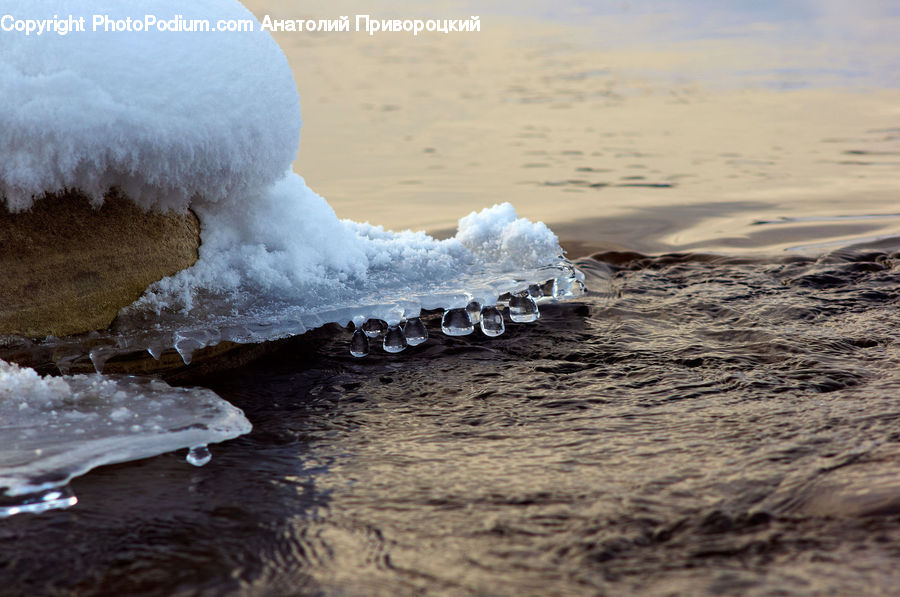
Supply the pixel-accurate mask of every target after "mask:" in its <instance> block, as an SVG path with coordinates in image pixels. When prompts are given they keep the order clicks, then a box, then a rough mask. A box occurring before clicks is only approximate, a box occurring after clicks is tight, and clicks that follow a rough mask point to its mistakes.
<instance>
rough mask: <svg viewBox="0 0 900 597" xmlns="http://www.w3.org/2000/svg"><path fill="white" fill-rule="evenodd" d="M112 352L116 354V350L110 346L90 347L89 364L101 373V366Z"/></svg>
mask: <svg viewBox="0 0 900 597" xmlns="http://www.w3.org/2000/svg"><path fill="white" fill-rule="evenodd" d="M114 354H116V350H115V348H113V347H112V346H95V347H94V348H92V349H91V351H90V352H89V353H88V356H89V357H90V359H91V364H93V365H94V371H96V372H97V373H103V366H104V365H106V361H108V360H109V358H110V357H111V356H113V355H114Z"/></svg>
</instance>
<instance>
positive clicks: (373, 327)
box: [362, 319, 388, 338]
mask: <svg viewBox="0 0 900 597" xmlns="http://www.w3.org/2000/svg"><path fill="white" fill-rule="evenodd" d="M387 329H388V324H387V322H386V321H385V320H383V319H367V320H366V322H365V323H364V324H362V331H363V332H365V334H366V336H368V337H369V338H377V337H378V336H381V335H382V334H384V333H385V332H387Z"/></svg>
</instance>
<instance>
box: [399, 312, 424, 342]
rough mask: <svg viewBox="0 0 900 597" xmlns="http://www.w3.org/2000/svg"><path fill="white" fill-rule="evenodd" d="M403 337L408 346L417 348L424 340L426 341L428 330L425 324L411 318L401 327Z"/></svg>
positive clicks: (415, 318)
mask: <svg viewBox="0 0 900 597" xmlns="http://www.w3.org/2000/svg"><path fill="white" fill-rule="evenodd" d="M403 335H404V336H406V342H407V344H409V345H410V346H418V345H419V344H421V343H422V342H425V340H428V330H427V329H426V328H425V323H424V322H422V320H421V319H419V318H418V317H413V318H412V319H410V320H408V321H407V322H406V325H404V326H403Z"/></svg>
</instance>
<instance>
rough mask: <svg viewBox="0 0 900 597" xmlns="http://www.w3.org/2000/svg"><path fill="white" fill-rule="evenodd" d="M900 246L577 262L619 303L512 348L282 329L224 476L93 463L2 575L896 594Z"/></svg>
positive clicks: (199, 584)
mask: <svg viewBox="0 0 900 597" xmlns="http://www.w3.org/2000/svg"><path fill="white" fill-rule="evenodd" d="M898 248H900V242H898V243H896V244H895V246H893V247H889V248H888V247H882V248H868V249H865V250H858V251H850V250H844V251H838V252H835V253H833V254H828V255H825V256H823V257H821V258H819V259H809V258H796V257H778V258H769V259H746V258H729V257H721V256H711V255H705V254H681V255H672V256H662V257H649V256H643V255H640V254H634V253H621V252H610V253H606V254H602V255H598V256H597V257H598V259H596V260H593V259H582V260H580V261H579V262H578V264H579V266H580V267H581V268H582V270H583V271H584V272H585V273H586V274H587V282H588V286H589V287H590V286H592V285H594V286H598V285H601V286H602V281H603V279H604V277H605V276H606V275H608V272H609V271H612V272H613V273H614V277H613V289H614V291H615V295H616V296H615V297H614V299H613V300H612V301H610V297H609V296H607V295H604V294H600V293H590V294H588V296H586V297H585V298H584V299H582V300H579V301H578V302H576V303H571V304H568V303H566V304H560V305H552V306H547V307H545V308H543V310H542V319H541V321H540V322H538V323H534V324H515V323H512V324H509V323H508V324H507V329H506V333H505V334H504V335H503V336H500V337H497V338H486V337H484V336H482V335H481V334H480V333H474V334H470V335H468V336H461V337H449V336H443V335H440V334H432V335H431V337H430V338H429V340H428V341H427V342H425V343H424V344H422V345H421V346H419V347H417V348H415V349H408V350H407V351H405V352H404V354H403V355H402V357H400V356H393V355H386V354H385V353H382V352H380V351H376V352H373V353H372V354H370V355H369V357H367V358H366V359H362V360H358V359H355V358H354V357H352V356H350V355H349V354H348V352H347V342H348V340H349V336H350V332H349V331H340V330H337V329H334V328H332V329H329V330H327V331H326V332H324V333H322V334H320V335H319V336H318V337H315V338H312V337H309V338H307V337H300V338H296V339H294V340H290V341H283V342H281V343H278V344H277V345H274V346H272V347H271V349H270V352H269V354H267V355H266V357H265V358H264V359H261V360H258V361H255V362H254V363H252V364H250V365H248V366H245V367H243V368H240V369H236V370H232V371H230V372H227V373H225V374H219V375H215V376H213V377H210V378H207V379H201V380H200V381H202V382H203V383H205V384H206V385H208V386H209V387H210V388H211V389H213V390H214V391H216V392H218V393H219V394H220V395H221V396H223V397H225V398H226V399H228V400H229V401H231V402H232V403H234V404H235V405H236V406H238V407H240V408H242V409H243V410H244V411H245V412H246V414H247V416H248V418H250V420H252V421H253V423H254V431H253V432H252V433H251V434H250V435H249V436H246V437H243V438H239V439H237V440H234V441H232V442H228V443H225V444H222V445H220V446H217V448H216V458H214V459H213V460H212V462H210V463H209V464H207V465H206V466H205V467H203V468H202V469H194V468H193V467H188V466H185V465H184V460H183V455H177V454H176V455H165V456H160V457H157V458H153V459H150V460H145V461H141V462H138V463H134V464H129V465H117V466H112V467H105V468H102V469H98V470H96V471H94V472H92V473H90V474H88V475H86V476H84V477H81V478H78V479H75V480H74V481H73V483H72V485H73V487H74V489H75V492H76V493H77V494H78V495H79V497H80V503H79V505H78V506H77V507H75V508H73V509H71V510H68V511H63V512H46V513H44V514H42V515H40V516H27V515H22V516H19V517H16V518H13V519H10V520H7V521H5V522H4V525H3V528H2V531H0V532H2V534H3V536H4V538H5V539H7V540H5V541H2V542H0V561H2V562H5V567H4V569H3V576H4V577H6V578H8V579H15V580H16V582H17V586H19V587H21V588H22V590H23V592H27V593H32V592H37V593H52V592H67V591H73V590H77V592H78V593H79V594H101V593H102V594H109V593H112V592H128V593H138V594H141V593H153V594H158V593H178V592H179V591H181V592H189V593H195V592H199V593H200V594H222V593H229V592H234V591H239V590H240V591H245V592H248V593H253V594H272V593H276V594H277V593H284V592H292V593H297V594H320V593H323V594H366V595H373V594H374V595H378V594H385V595H387V594H397V593H400V594H409V593H413V592H416V591H428V592H429V593H433V594H448V595H458V594H469V593H477V594H522V593H523V592H531V593H535V594H551V593H552V594H563V595H565V594H572V595H575V594H584V593H586V592H587V593H593V592H598V591H600V592H609V593H626V592H630V591H637V592H641V593H645V594H666V593H668V592H671V591H684V592H691V593H702V592H704V591H711V592H715V593H718V594H734V595H747V594H771V593H772V592H774V591H786V592H788V593H796V594H813V593H821V592H823V591H825V590H826V589H828V590H833V591H835V592H838V593H841V592H845V591H849V590H850V589H851V588H852V587H858V586H866V587H868V588H869V589H871V591H873V592H874V593H878V592H882V593H885V594H887V593H890V592H891V591H893V588H894V587H896V582H897V581H898V580H900V578H898V573H897V571H896V567H895V566H893V565H892V564H891V562H892V561H894V558H896V557H897V556H898V555H900V554H898V553H897V549H896V545H897V540H898V539H900V524H898V521H900V518H898V515H900V483H898V481H897V479H898V476H897V473H898V472H900V471H898V468H897V456H898V454H900V443H898V442H900V434H898V432H897V418H898V417H897V408H896V399H895V396H896V392H897V389H898V387H900V375H898V373H897V367H896V364H897V362H898V357H900V354H898V350H897V346H896V343H895V340H894V338H895V336H896V330H897V328H898V325H900V311H898V309H897V305H898V298H900V296H898V291H897V284H896V282H897V273H898V271H897V268H898V263H900V261H898V260H900V252H898ZM426 324H427V325H428V327H429V328H431V329H434V328H435V327H436V326H437V325H439V316H438V315H437V314H435V315H433V316H431V317H430V318H426ZM194 381H197V380H194ZM160 505H164V507H160ZM63 543H65V544H67V545H68V546H69V548H68V549H64V550H63V549H50V550H47V549H45V548H44V546H47V545H61V544H63ZM38 552H40V553H41V557H40V558H32V557H27V556H25V555H23V554H34V553H38Z"/></svg>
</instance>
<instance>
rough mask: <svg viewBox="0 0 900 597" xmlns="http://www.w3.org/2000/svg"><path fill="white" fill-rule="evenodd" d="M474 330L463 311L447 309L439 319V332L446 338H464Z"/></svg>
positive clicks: (467, 315)
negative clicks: (445, 335) (446, 336)
mask: <svg viewBox="0 0 900 597" xmlns="http://www.w3.org/2000/svg"><path fill="white" fill-rule="evenodd" d="M474 329H475V328H474V327H473V326H472V320H471V319H469V313H468V311H466V310H465V309H448V310H446V311H444V317H443V318H442V319H441V330H442V331H443V332H444V333H445V334H447V335H448V336H466V335H468V334H471V333H472V331H473V330H474Z"/></svg>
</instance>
